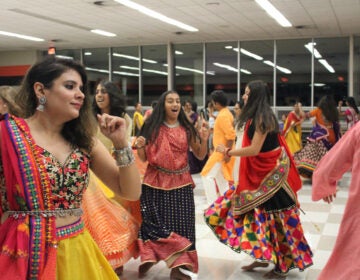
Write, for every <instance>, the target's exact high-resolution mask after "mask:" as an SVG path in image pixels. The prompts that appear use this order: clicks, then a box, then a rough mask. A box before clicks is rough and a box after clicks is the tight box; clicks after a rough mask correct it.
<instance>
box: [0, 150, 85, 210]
mask: <svg viewBox="0 0 360 280" xmlns="http://www.w3.org/2000/svg"><path fill="white" fill-rule="evenodd" d="M36 147H37V149H39V152H40V154H41V156H42V159H43V162H44V164H45V167H46V170H47V172H48V175H49V179H50V184H51V190H52V197H51V200H52V203H53V204H54V205H55V209H74V208H80V207H81V201H82V197H83V194H84V191H85V190H86V187H87V185H88V180H89V176H88V175H89V174H88V171H89V164H90V156H89V154H87V153H85V152H83V151H81V150H80V149H77V148H75V149H74V150H72V151H71V153H70V154H69V156H68V157H67V159H66V160H65V162H64V163H63V164H61V163H60V162H59V161H58V160H57V159H56V158H55V156H54V155H52V154H51V153H50V152H48V151H47V150H45V149H43V148H41V147H39V146H36ZM0 178H1V181H0V196H1V201H2V210H3V212H5V211H8V210H10V209H9V205H8V203H7V199H6V191H5V178H4V174H3V166H2V161H0Z"/></svg>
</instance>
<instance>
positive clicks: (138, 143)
mask: <svg viewBox="0 0 360 280" xmlns="http://www.w3.org/2000/svg"><path fill="white" fill-rule="evenodd" d="M145 145H146V139H145V138H144V137H143V136H139V137H138V138H136V140H135V148H136V149H142V148H144V147H145Z"/></svg>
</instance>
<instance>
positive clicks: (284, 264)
mask: <svg viewBox="0 0 360 280" xmlns="http://www.w3.org/2000/svg"><path fill="white" fill-rule="evenodd" d="M243 99H244V102H245V106H244V108H243V111H242V112H241V115H240V120H239V121H238V124H237V127H238V128H239V127H241V126H242V124H244V123H245V131H244V135H243V142H242V148H240V149H235V150H229V149H226V148H225V146H223V145H219V146H218V147H216V150H217V151H218V152H222V153H224V154H227V155H228V156H240V157H241V168H240V175H239V183H238V185H237V186H236V187H235V186H233V187H231V188H230V189H229V190H228V191H226V192H225V193H224V195H223V196H221V197H219V198H218V199H217V200H216V201H215V202H214V203H213V204H212V205H211V206H210V207H209V208H208V209H206V210H205V214H204V215H205V220H206V223H207V224H208V226H209V227H210V228H211V229H212V230H213V232H214V233H215V235H216V237H217V238H219V240H220V242H222V243H223V244H225V245H227V246H229V247H230V248H231V249H232V250H234V251H236V252H239V253H240V252H245V253H247V254H249V255H250V256H251V257H253V258H254V259H255V261H254V262H253V263H252V264H250V265H247V266H243V267H242V269H244V270H246V271H252V270H253V269H254V268H257V267H267V266H268V265H269V263H273V264H274V265H275V267H274V269H273V270H271V271H269V272H267V273H266V274H265V275H264V278H267V279H285V278H286V275H287V273H288V272H289V270H290V269H293V268H298V269H299V270H301V271H302V270H304V269H305V268H307V267H308V266H310V265H312V259H311V257H312V252H311V250H310V247H309V245H308V243H307V241H306V239H305V236H304V232H303V229H302V226H301V223H300V217H299V215H300V213H299V208H298V201H297V197H296V192H297V191H298V190H299V189H300V188H301V180H300V177H299V174H298V173H297V170H296V167H295V165H294V162H293V161H292V158H291V155H290V152H289V150H288V147H287V145H286V143H285V140H284V139H283V138H282V137H281V136H280V133H279V127H278V122H277V119H276V117H275V115H274V113H273V111H272V109H271V107H270V105H269V89H268V87H267V86H266V84H265V83H264V82H262V81H253V82H250V83H249V84H248V85H247V87H246V89H245V94H244V96H243Z"/></svg>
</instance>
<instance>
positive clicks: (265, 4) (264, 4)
mask: <svg viewBox="0 0 360 280" xmlns="http://www.w3.org/2000/svg"><path fill="white" fill-rule="evenodd" d="M255 2H256V3H258V4H259V5H260V7H261V8H263V9H264V10H265V11H266V12H267V13H268V15H269V16H271V17H272V18H273V19H275V20H276V21H277V22H278V23H279V24H280V25H281V26H282V27H291V26H292V24H291V23H290V22H289V21H288V20H287V19H286V18H285V16H284V15H283V14H282V13H281V12H280V11H279V10H278V9H276V8H275V7H274V6H273V5H272V4H271V3H270V2H269V1H268V0H255Z"/></svg>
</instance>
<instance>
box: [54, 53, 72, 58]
mask: <svg viewBox="0 0 360 280" xmlns="http://www.w3.org/2000/svg"><path fill="white" fill-rule="evenodd" d="M55 56H56V57H58V58H63V59H74V58H73V57H72V56H68V55H61V54H57V55H55Z"/></svg>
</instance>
